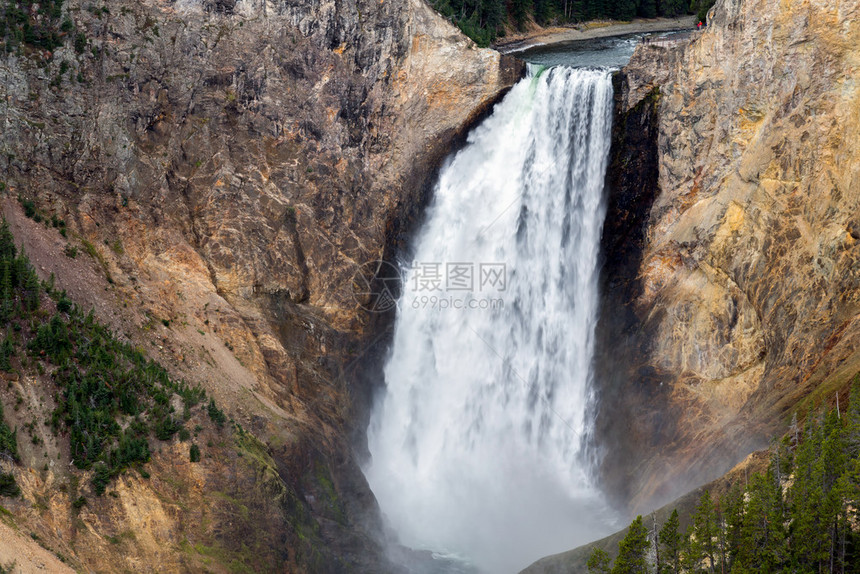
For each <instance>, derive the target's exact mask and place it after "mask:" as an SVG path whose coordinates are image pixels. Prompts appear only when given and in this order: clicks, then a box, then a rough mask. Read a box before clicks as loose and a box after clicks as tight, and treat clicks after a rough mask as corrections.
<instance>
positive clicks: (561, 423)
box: [366, 67, 612, 572]
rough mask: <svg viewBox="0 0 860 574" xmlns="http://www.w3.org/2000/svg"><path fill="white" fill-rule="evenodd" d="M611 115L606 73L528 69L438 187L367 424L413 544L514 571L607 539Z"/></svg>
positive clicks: (396, 515) (394, 513) (398, 522)
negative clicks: (602, 250)
mask: <svg viewBox="0 0 860 574" xmlns="http://www.w3.org/2000/svg"><path fill="white" fill-rule="evenodd" d="M611 110H612V86H611V80H610V77H609V72H607V71H604V70H589V69H574V68H565V67H557V68H551V69H549V70H546V71H544V70H543V69H542V68H533V69H532V70H531V71H530V75H529V77H527V78H525V79H524V80H522V81H521V82H520V83H519V84H517V85H516V86H515V87H514V88H513V89H512V90H511V92H510V93H509V94H508V95H507V96H506V98H505V99H504V100H503V101H502V102H501V103H500V104H499V105H498V106H497V107H496V110H495V111H494V113H493V114H492V115H491V116H490V117H489V118H488V119H487V120H486V121H484V122H483V123H482V124H481V125H480V126H478V127H477V128H476V129H475V130H474V131H473V132H472V134H471V135H470V137H469V141H468V145H467V146H466V147H465V148H464V149H462V150H461V151H460V152H459V153H457V154H456V156H454V157H453V158H452V159H451V160H450V161H449V163H448V164H447V165H446V166H445V167H444V169H443V170H442V173H441V174H440V177H439V180H438V184H437V186H436V189H435V196H434V201H433V204H432V205H431V207H430V210H429V216H428V219H427V222H426V224H425V225H424V227H423V229H422V230H421V231H420V233H419V235H418V237H417V239H416V243H415V246H414V251H413V252H412V254H411V257H410V260H409V261H404V262H403V269H404V274H405V276H404V284H403V292H402V295H401V298H400V300H399V301H398V308H397V319H396V324H395V334H394V340H393V344H392V350H391V356H390V359H389V361H388V363H387V365H386V367H385V384H386V390H385V393H384V395H383V396H382V397H380V399H379V401H378V403H377V405H376V406H375V409H374V412H373V416H372V420H371V424H370V427H369V429H368V442H369V447H370V451H371V455H372V460H371V462H370V464H369V466H368V467H367V469H366V474H367V478H368V480H369V482H370V485H371V488H372V489H373V492H374V493H375V495H376V496H377V498H378V500H379V503H380V506H381V508H382V510H383V513H384V514H385V516H386V518H387V520H388V521H389V523H390V525H391V526H392V528H393V529H394V530H395V531H396V532H397V534H398V535H399V537H400V539H401V542H402V543H404V544H406V545H407V546H411V547H414V548H424V549H430V550H433V551H437V552H439V553H445V554H450V555H455V556H460V557H463V558H464V559H465V560H467V561H468V562H470V563H472V564H474V565H476V566H477V567H478V568H480V569H481V570H483V571H487V572H511V571H515V570H517V569H518V568H520V567H522V566H525V565H527V564H528V563H530V562H531V561H532V560H534V559H535V558H537V557H540V556H542V555H545V554H549V553H552V552H556V551H560V550H563V549H566V548H569V547H571V546H573V545H576V544H577V543H580V542H584V541H586V540H590V539H593V538H594V537H595V536H596V535H598V534H600V533H602V532H606V531H609V529H610V523H611V519H610V517H609V515H610V512H609V511H608V510H607V508H606V507H605V504H604V502H603V500H602V498H601V496H600V493H599V491H598V490H597V489H596V488H595V487H594V485H593V484H592V483H591V481H590V468H589V465H588V464H587V462H586V460H587V456H586V454H587V453H586V451H587V449H588V441H587V439H586V437H587V436H588V434H589V427H590V422H591V421H590V416H589V413H588V405H589V402H590V400H591V381H590V377H591V359H592V352H593V346H594V336H593V334H594V327H595V323H596V320H597V303H598V294H597V272H598V269H597V261H598V248H599V239H600V233H601V228H602V224H603V218H604V213H605V206H604V194H603V181H604V174H605V171H606V164H607V158H608V152H609V145H610V128H611V125H610V124H611ZM490 278H494V281H489V279H490ZM457 302H459V305H458V304H457Z"/></svg>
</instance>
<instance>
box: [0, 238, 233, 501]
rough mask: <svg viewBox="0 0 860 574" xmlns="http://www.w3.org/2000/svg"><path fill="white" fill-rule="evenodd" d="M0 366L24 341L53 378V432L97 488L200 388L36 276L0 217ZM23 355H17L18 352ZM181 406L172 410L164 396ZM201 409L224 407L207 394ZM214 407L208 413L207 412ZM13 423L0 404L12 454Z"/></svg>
mask: <svg viewBox="0 0 860 574" xmlns="http://www.w3.org/2000/svg"><path fill="white" fill-rule="evenodd" d="M43 294H47V295H49V296H50V297H51V298H52V299H53V300H54V301H55V307H56V312H54V313H53V314H52V313H50V312H49V310H48V309H46V308H43V307H42V296H43ZM0 328H3V329H5V331H6V332H5V335H2V333H0V339H2V344H0V367H1V368H2V369H4V370H11V369H12V364H11V362H10V359H11V358H14V357H17V356H19V354H21V353H19V351H20V350H22V349H26V352H27V354H28V355H29V358H30V360H31V361H33V362H34V365H35V367H36V368H37V370H38V371H39V372H40V373H42V372H44V373H48V376H50V377H51V379H52V380H53V382H54V383H55V384H56V385H57V389H58V393H57V397H56V400H57V407H56V409H55V410H54V412H53V414H52V418H51V425H52V427H53V429H54V433H55V434H58V433H59V432H60V430H63V431H64V434H66V433H67V434H68V437H69V446H70V452H71V456H72V463H73V464H74V465H75V466H76V467H77V468H80V469H93V471H94V472H93V478H92V484H93V488H94V490H95V492H96V493H97V494H102V493H103V492H104V491H105V488H106V487H107V485H108V484H109V483H110V481H111V480H112V479H113V478H114V477H116V476H118V475H119V474H120V473H121V472H123V471H124V470H125V469H126V468H128V467H131V466H139V465H141V464H143V463H145V462H147V461H149V458H150V447H149V437H150V435H151V434H154V435H155V437H156V438H158V439H159V440H170V439H171V438H172V437H173V435H175V434H176V433H177V432H179V431H180V430H181V429H182V427H183V423H184V420H183V419H187V418H188V416H190V409H191V408H193V407H195V406H196V405H198V404H200V403H201V401H203V399H204V398H205V392H204V391H203V390H202V389H200V388H198V387H190V386H188V385H187V384H186V383H184V382H182V381H174V380H172V379H171V378H170V377H169V376H168V374H167V371H166V370H165V369H164V368H163V367H161V365H159V364H158V363H155V362H153V361H150V360H148V359H147V358H146V357H145V356H144V355H143V353H141V352H140V351H139V350H137V349H135V348H134V347H132V346H131V345H129V344H128V343H124V342H121V341H119V340H118V339H116V338H115V337H114V336H113V334H112V333H111V332H110V331H109V330H108V328H107V327H105V326H104V325H101V324H99V323H98V322H97V321H96V320H95V319H94V317H93V314H92V312H90V313H88V314H84V313H83V312H82V311H81V310H80V309H79V308H78V307H77V306H76V305H74V304H73V303H72V302H71V301H70V300H69V299H68V298H67V297H66V294H65V292H57V291H55V290H54V289H53V280H51V281H49V282H47V283H45V284H43V283H41V282H40V281H39V279H38V276H37V275H36V272H35V270H34V269H33V266H32V265H31V264H30V261H29V259H28V258H27V256H26V254H24V253H23V252H21V253H20V254H19V253H18V249H17V248H16V247H15V243H14V238H13V237H12V234H11V232H10V231H9V226H8V224H7V223H6V222H5V221H3V222H2V224H0ZM23 358H24V357H22V359H23ZM174 395H178V396H179V397H181V398H182V401H183V403H184V412H183V414H182V415H179V416H178V415H177V414H176V413H175V412H174V407H173V406H172V405H171V397H173V396H174ZM207 412H208V414H209V416H210V417H212V419H213V421H215V423H216V424H217V425H218V426H219V427H221V426H223V424H224V420H225V418H226V417H225V415H224V413H223V412H222V411H220V410H219V409H218V407H217V406H216V405H215V402H214V400H210V401H209V404H208V407H207ZM213 413H214V414H213ZM16 435H17V431H12V430H11V429H9V427H8V425H6V424H5V422H4V421H3V417H2V409H0V454H4V455H6V456H7V457H9V458H12V459H13V460H15V461H17V460H18V450H17V440H16Z"/></svg>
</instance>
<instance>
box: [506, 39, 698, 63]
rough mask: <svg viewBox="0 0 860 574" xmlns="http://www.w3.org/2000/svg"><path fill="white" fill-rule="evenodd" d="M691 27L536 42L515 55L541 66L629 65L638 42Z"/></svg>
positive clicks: (659, 40)
mask: <svg viewBox="0 0 860 574" xmlns="http://www.w3.org/2000/svg"><path fill="white" fill-rule="evenodd" d="M688 34H689V31H671V32H659V33H649V34H641V33H637V34H627V35H624V36H612V37H608V38H594V39H591V40H575V41H571V42H561V43H556V44H547V45H540V46H535V47H533V48H529V49H527V50H524V51H522V52H518V53H517V54H516V56H517V57H518V58H522V59H523V60H525V61H526V62H529V63H530V64H537V65H541V66H575V67H590V68H621V67H623V66H626V65H627V62H629V61H630V57H631V56H633V51H634V50H635V49H636V45H637V44H638V43H639V42H640V41H642V40H643V38H648V39H649V40H652V41H655V42H661V41H667V40H672V39H674V38H678V37H679V36H682V35H688Z"/></svg>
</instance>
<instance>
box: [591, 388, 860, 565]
mask: <svg viewBox="0 0 860 574" xmlns="http://www.w3.org/2000/svg"><path fill="white" fill-rule="evenodd" d="M588 571H589V572H591V573H601V574H628V573H634V572H635V573H643V574H644V573H646V572H647V573H654V574H681V573H700V572H707V573H709V574H714V573H727V572H735V573H752V572H756V573H770V572H798V573H806V572H810V573H811V572H835V573H840V574H841V573H858V572H860V384H858V382H857V380H856V379H855V385H854V388H853V389H852V392H851V400H850V403H849V407H848V410H847V412H840V411H839V410H837V409H832V410H829V411H827V412H823V413H819V414H816V413H814V412H812V411H810V412H809V414H808V416H807V419H806V424H805V427H804V429H803V430H802V431H801V429H800V428H799V425H798V424H797V419H796V417H795V419H794V420H793V421H792V428H791V430H790V432H789V433H788V435H787V436H786V437H785V438H784V439H783V440H782V441H781V442H780V443H779V444H777V445H776V446H774V448H773V449H772V451H771V462H770V465H769V467H768V469H767V471H765V472H763V473H759V474H756V475H754V476H752V477H751V478H750V479H749V480H748V481H747V483H746V484H745V485H741V484H739V483H735V484H734V485H733V486H732V487H731V489H730V490H729V492H728V493H726V494H725V495H724V496H722V497H721V499H720V500H719V501H714V500H712V498H711V495H710V493H709V492H708V491H705V492H704V494H703V495H702V497H701V499H700V500H699V504H698V507H697V509H696V512H695V513H694V515H693V516H692V517H691V520H690V525H689V527H688V528H687V530H686V531H682V529H681V523H680V520H679V516H678V511H677V510H674V511H673V512H672V514H671V516H670V517H669V518H668V519H667V520H666V522H665V523H664V524H663V525H662V527H661V528H660V530H659V532H657V529H656V524H655V527H654V528H653V529H652V530H651V531H649V530H648V528H647V527H646V526H645V525H644V524H643V519H642V517H641V516H639V517H637V518H636V520H634V521H633V523H632V524H631V525H630V527H629V529H628V532H627V535H626V537H625V538H624V539H623V540H622V542H621V543H620V544H619V554H618V557H617V558H616V559H615V562H614V564H613V563H612V561H611V560H610V557H609V555H608V554H607V553H606V552H604V551H603V550H600V549H596V550H595V551H594V552H593V553H592V555H591V557H590V559H589V561H588Z"/></svg>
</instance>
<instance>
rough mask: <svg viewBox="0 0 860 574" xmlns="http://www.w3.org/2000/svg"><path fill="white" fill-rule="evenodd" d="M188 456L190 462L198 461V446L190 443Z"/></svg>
mask: <svg viewBox="0 0 860 574" xmlns="http://www.w3.org/2000/svg"><path fill="white" fill-rule="evenodd" d="M188 457H189V460H191V462H200V447H199V446H197V445H196V444H192V445H191V449H190V450H189V451H188Z"/></svg>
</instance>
